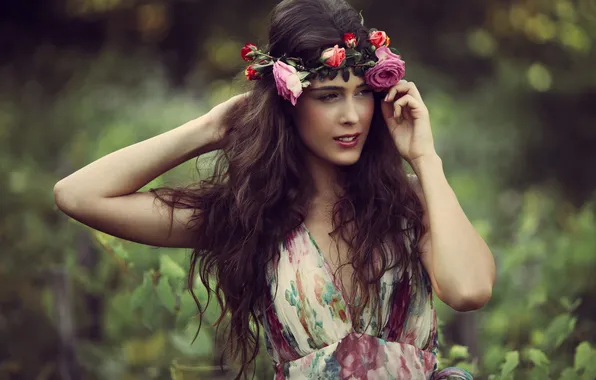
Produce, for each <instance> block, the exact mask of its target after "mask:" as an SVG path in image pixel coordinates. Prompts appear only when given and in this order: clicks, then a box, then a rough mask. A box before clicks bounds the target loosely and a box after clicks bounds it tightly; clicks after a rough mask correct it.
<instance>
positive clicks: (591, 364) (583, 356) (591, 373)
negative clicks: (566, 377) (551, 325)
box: [574, 342, 596, 379]
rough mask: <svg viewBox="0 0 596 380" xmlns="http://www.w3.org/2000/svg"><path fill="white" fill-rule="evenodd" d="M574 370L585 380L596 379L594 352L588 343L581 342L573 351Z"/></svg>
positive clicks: (595, 356) (595, 355)
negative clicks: (587, 379)
mask: <svg viewBox="0 0 596 380" xmlns="http://www.w3.org/2000/svg"><path fill="white" fill-rule="evenodd" d="M574 368H575V370H576V371H577V372H580V373H581V372H582V371H583V374H584V376H585V377H586V378H592V379H595V378H596V350H595V349H594V348H592V346H591V345H590V343H588V342H582V343H580V344H579V345H578V346H577V348H576V350H575V360H574Z"/></svg>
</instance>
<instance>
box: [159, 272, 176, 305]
mask: <svg viewBox="0 0 596 380" xmlns="http://www.w3.org/2000/svg"><path fill="white" fill-rule="evenodd" d="M156 290H157V296H158V297H159V300H160V301H161V303H162V304H163V306H165V307H166V309H168V310H169V311H171V312H172V313H173V312H174V311H175V310H176V295H175V294H174V292H173V291H172V286H171V285H170V283H169V281H168V278H167V277H165V276H161V277H160V278H159V283H158V284H157V288H156Z"/></svg>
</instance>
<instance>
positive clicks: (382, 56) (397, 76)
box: [240, 29, 406, 105]
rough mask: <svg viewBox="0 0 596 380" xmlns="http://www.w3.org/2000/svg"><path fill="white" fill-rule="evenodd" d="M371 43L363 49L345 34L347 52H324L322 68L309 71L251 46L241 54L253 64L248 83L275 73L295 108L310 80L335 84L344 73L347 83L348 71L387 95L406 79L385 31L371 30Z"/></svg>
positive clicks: (340, 49) (296, 62)
mask: <svg viewBox="0 0 596 380" xmlns="http://www.w3.org/2000/svg"><path fill="white" fill-rule="evenodd" d="M368 40H369V42H370V46H367V47H362V48H360V47H359V46H358V41H357V39H356V35H355V34H354V33H346V34H344V37H343V42H344V45H345V48H344V47H339V45H335V46H333V47H331V48H328V49H325V50H324V51H323V52H322V53H321V57H320V59H319V62H320V63H321V65H320V66H317V67H314V68H308V67H306V66H305V65H304V63H303V61H302V59H300V58H292V57H287V56H286V55H285V54H284V55H283V56H281V57H278V58H276V57H272V56H270V55H269V54H266V53H263V52H262V51H261V50H259V49H258V48H257V47H256V46H255V45H253V44H251V43H247V44H246V45H244V47H243V48H242V50H241V53H240V54H241V56H242V59H243V60H245V61H246V62H252V64H250V65H249V66H248V67H247V68H246V70H245V71H244V74H245V75H246V78H247V79H248V80H258V79H261V78H262V77H263V76H264V75H266V74H269V73H271V72H273V77H274V78H275V85H276V87H277V93H278V94H279V95H280V96H282V97H283V98H284V99H286V100H288V101H290V102H291V103H292V104H293V105H296V102H297V101H298V97H300V95H302V89H303V88H306V87H308V86H310V81H311V80H313V79H315V78H319V80H324V79H325V78H329V79H332V80H333V79H335V77H337V75H338V74H339V73H341V75H342V78H343V80H344V81H346V82H347V81H348V80H349V78H350V72H349V68H352V70H353V71H354V74H355V75H358V76H363V75H364V78H365V82H366V84H368V85H369V86H370V87H371V88H372V89H373V90H374V91H385V90H388V89H390V88H391V87H393V86H394V85H395V84H397V82H399V81H400V80H401V79H402V78H403V77H404V75H405V73H406V68H405V62H404V61H402V60H401V57H400V55H399V52H398V51H397V50H396V49H394V48H390V47H389V43H390V41H391V40H390V38H389V37H388V36H387V34H386V33H385V32H383V31H380V30H376V29H371V30H370V33H369V34H368Z"/></svg>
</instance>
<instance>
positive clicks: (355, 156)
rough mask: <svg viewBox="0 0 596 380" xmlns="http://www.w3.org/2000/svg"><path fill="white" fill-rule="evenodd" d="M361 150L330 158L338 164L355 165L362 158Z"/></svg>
mask: <svg viewBox="0 0 596 380" xmlns="http://www.w3.org/2000/svg"><path fill="white" fill-rule="evenodd" d="M360 153H361V152H350V153H349V154H341V155H337V156H334V157H329V158H328V160H329V161H331V162H332V163H333V164H335V165H337V166H350V165H354V164H355V163H356V162H358V160H359V159H360Z"/></svg>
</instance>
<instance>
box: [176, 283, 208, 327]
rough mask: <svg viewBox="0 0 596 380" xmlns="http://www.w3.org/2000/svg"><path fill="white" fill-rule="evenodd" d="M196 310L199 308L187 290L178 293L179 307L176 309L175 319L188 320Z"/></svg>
mask: <svg viewBox="0 0 596 380" xmlns="http://www.w3.org/2000/svg"><path fill="white" fill-rule="evenodd" d="M202 306H204V305H202ZM198 312H199V308H198V307H197V304H196V303H195V300H194V298H192V295H191V294H190V292H189V291H188V290H187V291H185V292H184V293H182V294H181V295H180V308H179V309H178V315H177V320H179V321H184V322H188V320H189V319H191V318H192V317H194V316H195V315H196V314H197V313H198Z"/></svg>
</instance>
